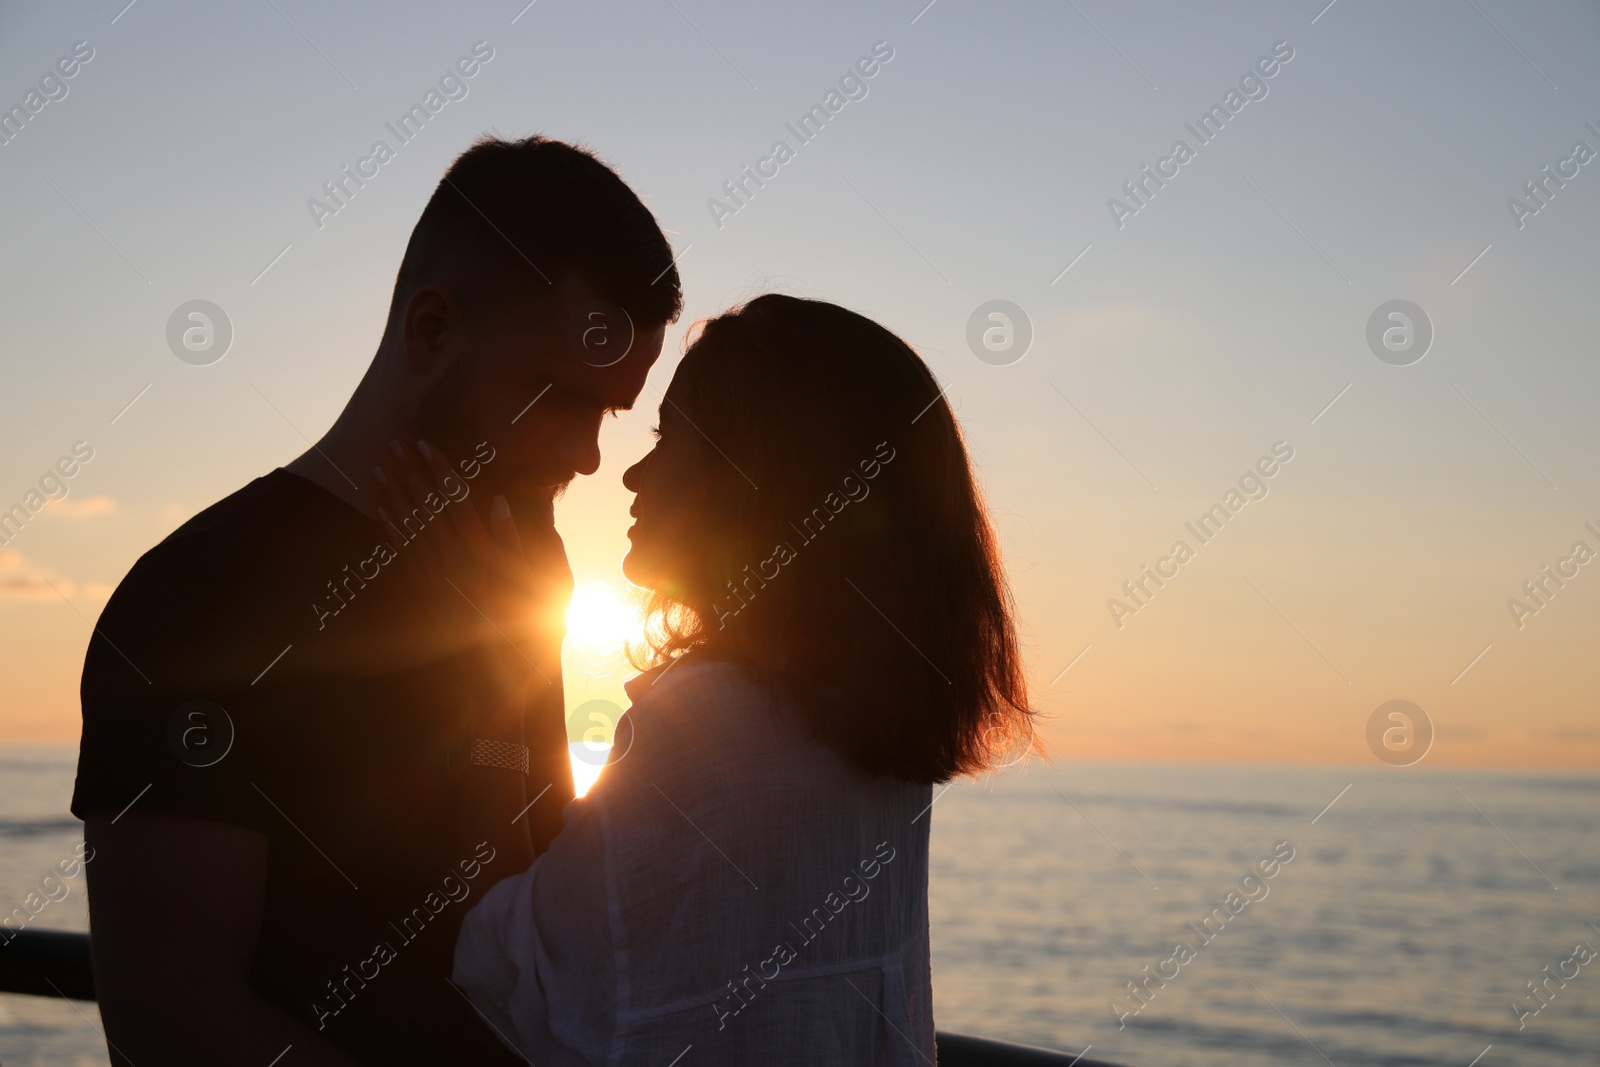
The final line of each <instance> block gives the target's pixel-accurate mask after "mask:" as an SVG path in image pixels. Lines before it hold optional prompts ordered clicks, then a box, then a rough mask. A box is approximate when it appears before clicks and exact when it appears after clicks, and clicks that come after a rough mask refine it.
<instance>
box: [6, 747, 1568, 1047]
mask: <svg viewBox="0 0 1600 1067" xmlns="http://www.w3.org/2000/svg"><path fill="white" fill-rule="evenodd" d="M73 765H74V752H73V749H72V748H70V747H66V746H59V747H55V746H27V747H21V746H10V747H0V909H4V911H6V912H9V911H10V910H11V909H12V908H13V907H16V906H18V905H21V904H22V903H23V901H24V900H25V899H26V898H27V896H28V894H29V893H39V896H38V897H35V902H37V901H38V900H40V899H48V903H46V904H45V906H44V908H43V910H42V911H40V913H39V914H38V916H37V917H36V918H35V919H34V920H33V923H34V925H36V926H37V927H40V928H51V929H65V930H84V929H86V928H87V925H88V913H87V908H86V906H85V898H84V888H83V878H82V876H81V875H79V876H78V877H77V878H75V879H62V880H60V881H59V882H57V883H55V884H53V885H51V886H49V887H46V886H45V884H44V879H45V877H46V876H47V875H49V874H51V872H52V871H55V872H57V877H58V878H59V868H58V864H59V863H60V862H61V861H62V860H67V861H69V867H70V860H71V859H72V858H73V857H74V855H75V853H74V849H75V847H76V846H77V844H78V843H79V842H80V841H81V840H82V833H81V827H80V825H79V823H78V822H77V821H76V820H75V819H73V818H72V816H71V815H70V814H69V813H68V811H67V803H68V799H69V798H70V796H71V791H72V776H73ZM925 817H926V818H929V819H931V820H932V841H933V844H932V860H931V865H930V891H929V897H930V916H931V927H932V944H933V975H934V1016H935V1020H936V1022H937V1025H938V1027H939V1029H941V1030H948V1031H955V1032H960V1033H968V1034H976V1035H980V1036H984V1037H991V1038H996V1039H1000V1040H1005V1041H1012V1042H1019V1043H1023V1044H1030V1045H1036V1046H1040V1047H1045V1048H1051V1049H1056V1050H1060V1051H1063V1052H1067V1053H1069V1054H1071V1055H1083V1056H1084V1058H1085V1059H1092V1060H1104V1061H1110V1062H1114V1063H1119V1064H1127V1065H1130V1067H1224V1065H1227V1067H1269V1065H1272V1067H1281V1065H1298V1064H1303V1065H1305V1067H1320V1065H1324V1064H1326V1065H1331V1067H1346V1065H1356V1064H1366V1065H1393V1067H1411V1065H1417V1067H1421V1065H1438V1067H1501V1065H1519V1067H1547V1065H1548V1067H1556V1065H1562V1067H1567V1065H1573V1064H1600V956H1597V955H1596V952H1597V951H1600V776H1596V775H1578V774H1565V773H1534V772H1526V771H1516V772H1507V771H1484V770H1466V769H1452V768H1431V769H1424V768H1423V767H1422V766H1417V767H1410V768H1390V767H1382V768H1377V767H1339V766H1328V765H1308V766H1282V765H1228V766H1224V765H1216V764H1154V763H1142V764H1135V763H1106V762H1099V763H1086V762H1070V761H1056V762H1054V763H1052V764H1045V763H1040V762H1032V763H1028V764H1024V765H1022V766H1020V767H1016V768H1012V769H1010V770H1008V771H1007V772H1005V773H1003V774H999V775H996V776H994V777H991V778H988V779H985V780H979V781H962V782H959V783H956V784H953V785H951V786H950V787H949V788H948V789H944V790H942V791H940V790H936V791H935V800H934V804H933V807H932V809H931V810H930V811H929V812H928V813H927V815H926V816H925ZM45 888H48V889H49V893H48V894H47V893H45V892H43V890H44V889H45ZM52 896H53V897H55V898H59V899H49V898H50V897H52ZM4 951H5V949H4V947H0V952H4ZM99 1025H100V1020H99V1015H98V1013H97V1012H96V1011H95V1007H94V1005H93V1004H83V1003H77V1002H69V1001H65V1000H62V999H59V998H41V997H23V996H0V1065H3V1067H46V1065H48V1067H80V1065H81V1067H88V1065H91V1064H92V1065H96V1067H100V1065H104V1064H106V1063H107V1062H108V1060H107V1057H106V1051H105V1039H104V1037H103V1036H102V1034H101V1033H100V1029H99ZM683 1067H692V1065H691V1064H688V1063H685V1064H684V1065H683Z"/></svg>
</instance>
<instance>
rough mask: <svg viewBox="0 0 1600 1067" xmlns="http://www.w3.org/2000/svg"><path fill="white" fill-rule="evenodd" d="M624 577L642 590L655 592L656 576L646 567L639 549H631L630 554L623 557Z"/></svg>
mask: <svg viewBox="0 0 1600 1067" xmlns="http://www.w3.org/2000/svg"><path fill="white" fill-rule="evenodd" d="M622 576H623V577H624V578H626V579H628V581H630V582H632V583H633V584H634V585H636V586H638V587H639V588H641V589H652V590H653V589H654V588H655V587H656V579H655V574H654V573H653V572H652V571H651V569H650V568H649V567H648V566H646V565H645V561H644V558H643V556H642V554H641V553H640V551H639V550H638V549H637V548H630V549H629V550H628V554H627V555H625V556H623V557H622Z"/></svg>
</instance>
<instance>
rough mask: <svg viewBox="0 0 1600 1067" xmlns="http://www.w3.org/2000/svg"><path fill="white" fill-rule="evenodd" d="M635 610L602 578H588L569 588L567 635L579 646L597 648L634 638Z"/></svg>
mask: <svg viewBox="0 0 1600 1067" xmlns="http://www.w3.org/2000/svg"><path fill="white" fill-rule="evenodd" d="M641 625H642V624H641V620H640V618H639V613H638V611H636V610H635V609H634V607H633V605H632V604H630V603H628V601H627V599H626V598H624V597H623V595H622V594H621V593H619V592H617V591H616V590H615V589H613V588H612V587H611V586H609V585H607V584H606V583H605V582H589V583H587V584H585V585H580V586H578V588H576V589H574V590H573V591H572V602H571V603H570V604H569V605H568V606H567V639H568V640H569V641H571V642H572V643H573V644H574V645H576V646H577V647H579V648H581V649H585V650H587V651H590V652H599V651H603V650H607V649H613V648H617V647H619V646H621V645H622V644H623V643H624V642H625V641H628V640H630V639H635V640H636V639H637V638H638V636H639V633H640V629H641Z"/></svg>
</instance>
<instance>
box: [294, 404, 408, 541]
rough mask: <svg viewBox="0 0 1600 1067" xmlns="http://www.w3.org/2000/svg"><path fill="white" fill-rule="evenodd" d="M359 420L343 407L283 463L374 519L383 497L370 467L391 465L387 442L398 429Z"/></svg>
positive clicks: (392, 461) (396, 434)
mask: <svg viewBox="0 0 1600 1067" xmlns="http://www.w3.org/2000/svg"><path fill="white" fill-rule="evenodd" d="M359 421H360V422H361V423H364V425H358V420H355V419H352V418H351V412H350V411H349V410H348V409H346V411H345V413H344V414H341V415H340V416H339V419H338V420H337V421H336V422H335V423H334V424H333V426H331V427H330V428H329V429H328V432H327V433H326V434H324V435H323V436H322V439H321V440H320V441H318V442H317V443H316V444H314V445H312V446H311V447H310V448H309V449H307V450H306V451H304V452H302V453H301V454H300V455H299V456H297V457H295V458H294V459H293V460H292V461H290V462H289V463H286V464H285V465H284V469H285V470H287V471H289V472H290V473H291V474H296V475H298V476H300V477H302V478H305V479H306V480H307V481H310V482H314V483H315V484H317V485H319V486H321V487H322V488H323V489H326V490H327V491H328V492H330V493H332V494H333V495H334V496H336V497H338V498H339V499H340V500H343V501H344V502H345V503H346V504H349V505H350V506H351V507H353V508H355V509H356V510H357V511H359V512H361V513H362V514H363V515H365V516H367V518H369V519H372V520H373V521H374V522H376V521H378V506H379V504H380V503H381V502H382V498H381V496H380V494H379V492H378V487H377V485H375V484H374V482H373V478H372V468H373V467H375V466H379V465H383V466H389V467H392V466H393V464H394V462H395V458H394V454H393V453H392V452H391V451H390V449H389V441H390V440H391V439H392V438H394V437H396V436H398V432H397V431H396V430H394V429H393V428H392V427H384V426H381V425H378V424H377V422H376V420H359Z"/></svg>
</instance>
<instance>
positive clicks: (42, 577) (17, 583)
mask: <svg viewBox="0 0 1600 1067" xmlns="http://www.w3.org/2000/svg"><path fill="white" fill-rule="evenodd" d="M110 595H111V586H109V585H107V584H106V583H104V582H83V583H81V584H80V583H78V582H74V581H73V580H72V579H71V578H63V577H62V576H61V575H59V574H56V573H55V572H53V571H50V570H48V569H47V568H44V567H40V566H37V565H35V564H32V563H29V562H28V561H27V560H26V559H24V558H23V556H22V553H20V552H17V551H14V550H11V549H0V600H56V599H58V598H59V597H66V598H67V599H68V600H70V599H72V598H73V597H74V596H81V597H83V598H85V599H87V600H96V601H98V600H105V599H106V598H107V597H109V596H110Z"/></svg>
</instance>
